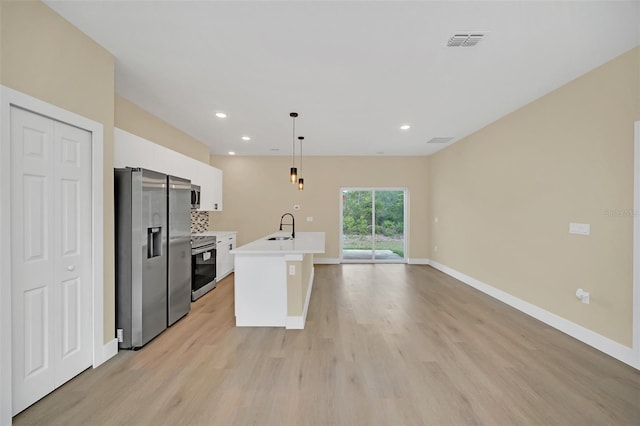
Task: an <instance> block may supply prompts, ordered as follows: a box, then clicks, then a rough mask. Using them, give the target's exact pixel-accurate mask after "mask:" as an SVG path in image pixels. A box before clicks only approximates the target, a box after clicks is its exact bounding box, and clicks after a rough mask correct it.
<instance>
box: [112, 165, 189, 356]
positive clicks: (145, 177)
mask: <svg viewBox="0 0 640 426" xmlns="http://www.w3.org/2000/svg"><path fill="white" fill-rule="evenodd" d="M114 180H115V225H116V241H115V243H116V244H115V245H116V330H117V337H118V347H119V348H121V349H138V348H140V347H142V346H144V345H145V344H146V343H148V342H149V341H150V340H151V339H153V338H154V337H156V336H157V335H158V334H160V333H161V332H162V331H164V330H165V329H166V328H167V326H168V325H170V324H173V322H175V321H177V319H179V318H180V317H182V316H183V315H186V313H187V312H188V310H189V308H190V303H188V304H185V301H189V302H190V299H189V297H190V288H191V281H190V278H189V279H188V280H187V281H185V280H184V276H185V274H187V275H188V274H189V273H190V263H187V262H181V261H180V260H181V259H182V257H183V256H186V258H187V259H189V254H190V251H187V252H185V249H184V244H183V243H182V239H183V238H182V236H183V234H184V230H185V226H187V227H189V226H190V216H185V215H184V214H183V212H182V211H181V210H180V209H178V211H176V208H177V206H178V205H179V203H180V199H182V198H185V199H186V201H185V204H186V208H187V209H190V192H189V191H190V190H189V191H187V192H186V194H187V195H186V196H185V195H184V194H183V192H182V191H181V190H180V189H179V188H176V190H175V191H171V190H169V184H170V182H173V181H171V180H169V178H168V177H167V176H166V175H164V174H162V173H158V172H154V171H151V170H146V169H133V168H125V169H115V172H114ZM186 182H189V181H186ZM174 185H176V186H177V187H182V186H184V180H181V181H178V180H175V182H174ZM189 188H190V186H189ZM172 229H173V234H174V243H172V244H169V241H170V239H171V235H170V234H171V232H172ZM187 229H188V228H187ZM187 241H188V240H187ZM174 258H175V259H177V260H176V261H175V262H174V261H173V259H174ZM181 268H182V269H181ZM169 277H176V279H175V280H174V279H169ZM182 294H184V295H185V296H184V298H181V297H180V296H181V295H182ZM170 318H171V322H169V320H170Z"/></svg>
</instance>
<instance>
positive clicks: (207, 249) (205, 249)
mask: <svg viewBox="0 0 640 426" xmlns="http://www.w3.org/2000/svg"><path fill="white" fill-rule="evenodd" d="M215 249H216V248H215V247H203V248H197V249H191V255H192V256H193V255H196V254H201V253H204V252H207V251H211V250H215Z"/></svg>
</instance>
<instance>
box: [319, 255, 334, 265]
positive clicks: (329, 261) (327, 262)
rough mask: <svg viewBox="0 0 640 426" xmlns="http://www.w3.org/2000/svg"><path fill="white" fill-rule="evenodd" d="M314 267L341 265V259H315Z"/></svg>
mask: <svg viewBox="0 0 640 426" xmlns="http://www.w3.org/2000/svg"><path fill="white" fill-rule="evenodd" d="M313 264H314V265H339V264H340V259H338V258H337V257H315V256H314V257H313Z"/></svg>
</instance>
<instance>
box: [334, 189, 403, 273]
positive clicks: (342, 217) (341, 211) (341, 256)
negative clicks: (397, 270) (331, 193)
mask: <svg viewBox="0 0 640 426" xmlns="http://www.w3.org/2000/svg"><path fill="white" fill-rule="evenodd" d="M345 190H346V191H373V192H374V194H375V191H403V192H404V212H403V219H402V220H404V225H403V228H404V248H403V249H404V259H403V260H402V262H395V261H390V260H387V261H385V260H375V259H373V256H372V258H371V259H358V261H357V262H351V261H345V260H344V256H343V253H344V248H343V247H344V241H343V238H342V237H343V235H342V232H343V229H344V228H343V226H344V224H343V219H344V202H343V199H342V192H343V191H345ZM338 196H339V197H340V198H339V203H340V220H339V226H340V228H339V230H338V235H339V239H340V244H339V250H340V256H339V257H338V259H339V263H409V253H407V248H408V247H409V188H407V187H382V186H371V187H361V186H343V187H341V188H340V191H339V193H338ZM372 201H373V203H374V205H373V206H372V209H371V212H372V215H373V217H372V219H373V221H374V222H373V224H372V226H373V230H372V231H371V232H372V236H373V235H374V231H375V195H374V196H373V197H372ZM374 244H375V242H374Z"/></svg>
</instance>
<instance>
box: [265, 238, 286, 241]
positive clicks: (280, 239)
mask: <svg viewBox="0 0 640 426" xmlns="http://www.w3.org/2000/svg"><path fill="white" fill-rule="evenodd" d="M290 239H291V237H271V238H267V241H282V240H290Z"/></svg>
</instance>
